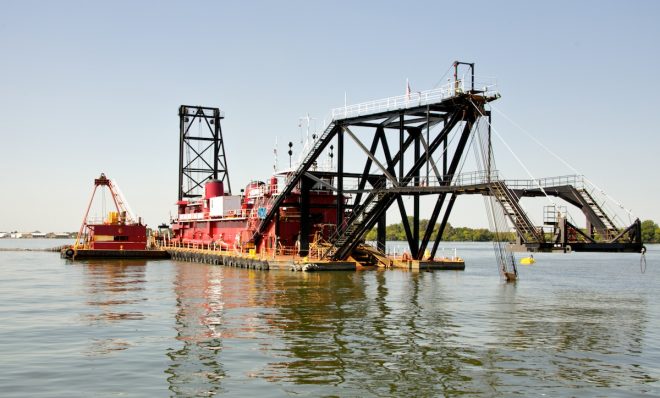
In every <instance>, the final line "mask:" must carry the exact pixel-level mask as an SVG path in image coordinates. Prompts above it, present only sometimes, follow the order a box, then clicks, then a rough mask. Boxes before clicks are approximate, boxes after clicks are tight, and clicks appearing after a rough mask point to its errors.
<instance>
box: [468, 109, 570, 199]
mask: <svg viewBox="0 0 660 398" xmlns="http://www.w3.org/2000/svg"><path fill="white" fill-rule="evenodd" d="M470 103H471V104H472V106H474V108H475V109H476V110H477V112H479V114H480V115H481V116H482V117H484V118H485V116H484V114H483V113H481V110H480V109H479V108H478V107H477V105H475V103H474V102H472V100H471V99H470ZM486 123H488V125H489V126H490V128H491V131H492V132H494V133H495V135H497V138H499V139H500V141H501V142H502V143H503V144H504V146H505V147H506V149H508V150H509V152H510V153H511V155H512V156H513V158H514V159H516V161H517V162H518V164H519V165H520V167H522V168H523V170H525V172H526V173H527V175H528V176H529V177H530V178H531V179H532V180H533V181H534V182H535V183H536V186H538V187H539V189H540V190H541V192H543V195H544V196H545V197H546V198H547V199H548V201H549V202H550V203H551V204H552V205H553V206H555V207H557V204H556V203H555V202H554V201H553V200H552V199H551V198H550V195H548V194H547V192H545V189H543V186H541V184H540V183H539V181H538V180H537V179H536V178H534V176H533V175H532V173H531V172H530V171H529V170H528V169H527V167H525V164H524V163H523V162H522V160H520V158H519V157H518V156H517V155H516V154H515V152H513V149H511V147H510V146H509V144H507V143H506V141H504V138H502V136H501V135H500V133H498V132H497V130H496V129H495V127H493V125H492V124H490V123H489V122H488V121H486Z"/></svg>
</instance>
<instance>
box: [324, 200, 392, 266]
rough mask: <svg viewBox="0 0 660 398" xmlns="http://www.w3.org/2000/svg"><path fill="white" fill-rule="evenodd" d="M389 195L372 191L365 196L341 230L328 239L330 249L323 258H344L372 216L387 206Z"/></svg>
mask: <svg viewBox="0 0 660 398" xmlns="http://www.w3.org/2000/svg"><path fill="white" fill-rule="evenodd" d="M390 198H391V195H389V194H388V192H387V191H385V190H377V191H373V192H371V193H370V194H369V196H367V197H366V198H365V200H364V202H363V203H362V205H360V207H358V208H357V209H355V210H354V211H353V213H352V214H351V217H350V218H349V219H348V220H347V221H346V223H345V225H346V226H345V227H344V228H343V229H341V228H337V231H336V232H335V233H334V234H333V235H332V236H331V237H330V245H331V246H330V248H329V249H328V250H327V251H326V252H325V254H324V255H323V257H324V258H334V259H337V258H344V257H346V255H347V254H348V251H350V250H351V249H352V246H355V244H357V242H358V239H359V238H360V236H361V235H362V234H363V233H364V232H365V230H366V228H367V227H368V226H369V224H371V222H372V221H373V220H374V216H375V215H376V214H377V213H379V211H380V210H381V209H382V208H383V205H384V204H385V205H387V203H386V202H387V201H388V199H390Z"/></svg>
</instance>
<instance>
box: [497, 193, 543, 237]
mask: <svg viewBox="0 0 660 398" xmlns="http://www.w3.org/2000/svg"><path fill="white" fill-rule="evenodd" d="M489 188H490V191H491V193H492V195H493V196H495V198H496V199H497V201H498V203H499V204H500V206H502V209H503V210H504V214H505V215H506V216H507V217H508V218H509V219H510V220H511V222H512V223H513V225H514V227H515V228H516V232H517V233H518V235H519V236H520V237H521V238H522V240H523V241H524V242H525V243H541V242H543V241H545V237H544V235H543V232H541V231H539V229H538V228H536V227H535V226H534V224H532V221H531V220H530V219H529V217H528V216H527V213H525V211H524V210H523V209H522V207H520V204H519V203H518V197H517V196H516V195H515V194H514V193H513V192H512V191H511V190H510V189H509V188H508V187H507V186H506V184H505V183H504V182H503V181H495V182H492V183H491V184H490V186H489Z"/></svg>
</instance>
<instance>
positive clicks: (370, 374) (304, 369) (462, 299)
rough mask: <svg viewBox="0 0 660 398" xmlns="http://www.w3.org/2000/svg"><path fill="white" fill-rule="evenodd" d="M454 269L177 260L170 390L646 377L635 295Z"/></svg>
mask: <svg viewBox="0 0 660 398" xmlns="http://www.w3.org/2000/svg"><path fill="white" fill-rule="evenodd" d="M457 275H459V274H455V273H440V272H435V273H428V272H422V273H412V272H400V271H373V272H345V273H344V272H336V273H285V272H272V271H271V272H259V271H248V270H240V269H239V270H237V269H232V268H223V267H214V266H206V265H201V264H187V263H177V276H176V282H175V286H174V290H175V293H176V300H177V307H176V314H175V321H176V326H175V328H176V331H177V340H178V341H179V343H180V346H178V347H176V348H173V349H170V350H169V352H168V356H169V359H170V364H169V366H168V369H167V373H168V374H169V378H168V381H169V383H170V390H171V391H172V392H173V393H174V394H175V395H179V396H198V395H214V394H216V393H220V392H234V391H232V390H231V388H230V387H228V386H235V385H236V384H237V383H238V384H244V385H248V384H249V385H251V386H252V388H255V387H254V386H255V385H258V383H255V380H259V381H260V382H265V383H268V384H270V385H296V386H297V387H298V388H302V390H297V391H306V392H308V393H309V394H311V395H328V394H330V395H333V394H336V395H355V394H353V393H354V392H360V393H361V394H363V393H367V395H368V394H371V395H376V396H452V395H462V394H463V395H464V394H467V395H470V396H472V395H486V396H492V395H502V394H504V395H513V394H516V393H517V392H518V390H517V389H518V388H519V387H520V386H530V388H531V387H532V386H533V388H535V389H537V390H538V391H539V394H540V393H546V394H549V395H567V394H568V392H570V391H572V390H571V389H572V388H593V387H616V386H620V385H630V380H631V378H633V379H636V380H641V381H643V382H644V383H654V382H657V379H655V378H654V377H652V376H651V375H650V374H649V372H648V371H645V370H644V369H647V368H648V366H642V365H648V364H641V365H640V364H639V361H638V357H639V353H640V352H641V351H643V347H642V341H644V336H643V334H644V331H645V328H646V324H647V323H648V319H647V314H646V308H647V307H648V302H647V299H646V298H645V297H644V296H638V295H634V294H628V295H627V294H624V293H620V292H619V293H617V294H611V293H608V292H598V291H594V290H566V289H563V290H562V289H556V290H552V293H547V292H545V293H542V294H540V295H538V296H537V295H536V292H531V293H530V292H529V290H525V285H522V286H523V287H522V289H521V286H517V285H516V284H501V285H499V284H495V285H490V286H488V287H487V288H484V287H483V285H480V284H479V282H476V283H475V284H474V285H465V281H464V280H461V278H462V276H457ZM455 283H458V284H459V285H460V284H461V283H462V285H460V286H459V287H456V286H455V285H454V284H455ZM484 289H487V291H485V290H484ZM521 290H522V291H521ZM612 357H616V358H625V360H626V361H625V362H620V361H618V362H617V363H612V361H611V358H612ZM232 383H233V384H232ZM516 386H518V387H516ZM283 388H285V389H286V387H283ZM252 391H254V390H252ZM568 395H571V394H568Z"/></svg>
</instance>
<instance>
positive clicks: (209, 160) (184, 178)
mask: <svg viewBox="0 0 660 398" xmlns="http://www.w3.org/2000/svg"><path fill="white" fill-rule="evenodd" d="M223 118H224V117H223V115H222V113H221V112H220V109H219V108H209V107H202V106H190V105H181V106H180V107H179V188H178V191H179V195H178V197H179V200H183V199H186V198H196V197H200V196H202V192H203V189H204V184H205V183H206V181H208V180H210V179H214V180H219V181H222V182H223V184H224V188H225V192H231V184H230V182H229V171H228V169H227V158H226V156H225V146H224V139H223V137H222V127H221V126H220V120H221V119H223ZM195 122H197V123H198V124H199V125H201V128H200V132H196V131H195V132H193V131H191V127H192V126H193V125H194V124H195ZM195 143H197V145H198V146H197V147H196V146H195V145H194V144H195Z"/></svg>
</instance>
